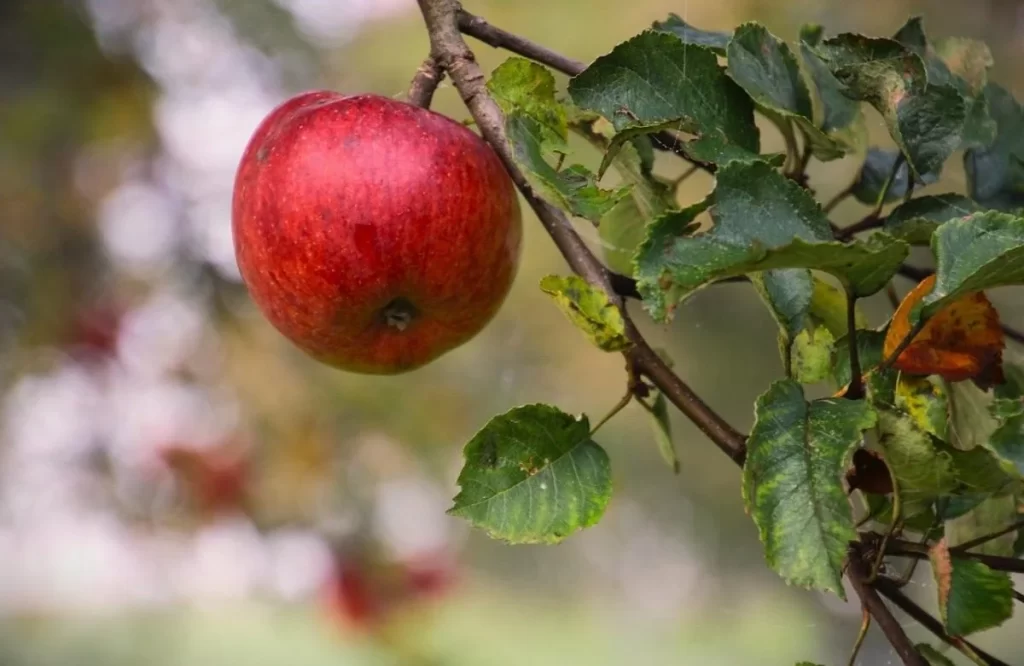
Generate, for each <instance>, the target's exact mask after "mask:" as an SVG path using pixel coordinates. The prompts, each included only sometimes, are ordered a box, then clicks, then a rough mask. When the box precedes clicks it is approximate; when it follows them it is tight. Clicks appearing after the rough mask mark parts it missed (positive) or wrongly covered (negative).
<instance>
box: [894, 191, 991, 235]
mask: <svg viewBox="0 0 1024 666" xmlns="http://www.w3.org/2000/svg"><path fill="white" fill-rule="evenodd" d="M982 210H983V209H982V207H981V206H979V205H978V204H976V203H975V202H974V201H972V200H971V199H968V198H967V197H965V196H963V195H962V194H953V193H949V194H937V195H934V196H926V197H918V198H916V199H911V200H910V201H908V202H906V203H905V204H902V205H900V206H897V207H896V208H895V209H894V210H893V211H892V212H891V213H889V217H887V218H886V219H885V225H884V226H883V227H882V229H883V230H885V231H886V232H887V233H888V234H890V235H891V236H893V237H895V238H901V239H903V240H905V241H907V242H908V243H913V244H915V245H927V244H928V243H929V242H931V239H932V234H933V233H935V230H936V229H938V228H939V225H941V224H944V223H946V222H949V221H950V220H957V219H960V218H963V217H966V216H968V215H970V214H971V213H977V212H980V211H982Z"/></svg>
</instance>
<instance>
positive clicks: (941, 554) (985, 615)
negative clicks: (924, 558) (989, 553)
mask: <svg viewBox="0 0 1024 666" xmlns="http://www.w3.org/2000/svg"><path fill="white" fill-rule="evenodd" d="M928 556H929V559H930V560H931V563H932V573H933V575H934V576H935V584H936V587H937V588H938V595H939V614H940V616H941V617H942V624H943V625H944V626H945V628H946V631H947V632H949V634H950V635H952V636H967V635H968V634H973V633H975V632H978V631H982V630H984V629H991V628H992V627H998V626H999V625H1001V624H1002V623H1003V622H1005V621H1006V620H1008V619H1010V617H1011V616H1012V615H1013V583H1012V581H1011V580H1010V576H1009V574H1007V573H1005V572H1002V571H993V570H992V569H990V568H989V567H987V566H986V565H984V564H982V563H981V562H978V561H976V560H968V559H959V558H953V557H951V556H950V553H949V546H948V545H947V544H946V540H945V539H943V540H941V541H939V542H938V543H936V544H935V545H934V546H932V548H931V549H930V550H929V553H928Z"/></svg>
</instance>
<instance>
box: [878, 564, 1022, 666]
mask: <svg viewBox="0 0 1024 666" xmlns="http://www.w3.org/2000/svg"><path fill="white" fill-rule="evenodd" d="M875 587H876V588H877V589H878V591H879V592H880V593H881V594H882V595H883V596H884V597H885V598H886V599H888V600H889V601H891V602H892V603H893V604H894V605H895V606H896V607H897V608H899V609H900V610H902V611H903V612H904V613H906V614H907V615H909V616H910V617H911V618H913V619H914V620H915V621H916V622H917V623H919V624H920V625H921V626H922V627H924V628H925V629H927V630H928V631H930V632H932V633H933V634H934V635H935V636H936V637H937V638H938V639H939V640H941V641H942V642H943V643H946V644H947V645H952V646H953V647H955V648H956V649H957V650H959V651H960V652H962V653H963V654H965V655H967V657H968V658H969V659H971V660H974V659H975V657H978V658H981V659H982V660H983V663H985V664H986V666H1010V665H1009V664H1007V663H1006V662H1005V661H1003V660H1001V659H999V658H997V657H994V656H992V655H990V654H989V653H987V652H985V651H984V650H982V649H981V648H979V647H978V646H976V645H974V644H973V643H971V642H970V641H968V640H966V639H963V638H956V637H953V636H950V635H949V634H947V633H946V630H945V629H944V628H943V626H942V623H941V622H939V621H938V620H936V619H935V618H934V617H932V615H931V613H929V612H928V611H926V610H925V609H923V608H921V607H920V606H918V605H917V603H916V602H915V601H914V600H912V599H911V598H910V597H908V596H907V595H905V594H903V591H902V590H900V589H899V587H897V586H896V584H895V583H893V582H892V581H890V580H887V579H885V578H879V579H878V581H877V582H876V583H875ZM972 653H973V654H972Z"/></svg>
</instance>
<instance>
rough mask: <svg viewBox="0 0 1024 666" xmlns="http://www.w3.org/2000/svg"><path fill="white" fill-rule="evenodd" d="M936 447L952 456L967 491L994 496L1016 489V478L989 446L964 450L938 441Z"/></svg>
mask: <svg viewBox="0 0 1024 666" xmlns="http://www.w3.org/2000/svg"><path fill="white" fill-rule="evenodd" d="M936 448H938V449H939V450H940V451H945V452H947V453H948V454H949V456H950V458H952V460H953V468H954V470H955V471H956V477H957V480H959V481H960V484H961V486H962V487H963V488H964V491H965V493H967V494H976V493H982V494H985V495H986V496H992V495H996V494H999V493H1004V492H1008V491H1011V490H1013V489H1014V487H1015V482H1014V480H1013V479H1012V478H1010V476H1009V475H1008V474H1007V473H1006V471H1005V470H1004V469H1003V467H1002V465H1001V464H1000V462H999V460H998V459H997V458H996V457H995V456H994V455H993V454H992V452H991V451H989V450H988V449H987V448H985V447H983V446H979V447H977V448H974V449H970V450H969V451H962V450H960V449H956V448H954V447H952V446H949V445H948V444H944V443H942V442H938V443H936ZM978 501H979V502H980V501H981V500H980V499H979V500H978ZM971 508H973V506H972V507H971Z"/></svg>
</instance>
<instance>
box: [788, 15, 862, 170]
mask: <svg viewBox="0 0 1024 666" xmlns="http://www.w3.org/2000/svg"><path fill="white" fill-rule="evenodd" d="M818 37H819V38H820V34H819V35H818ZM817 43H818V42H817V41H815V42H814V43H813V44H812V43H810V42H809V41H807V40H804V39H802V40H801V43H800V55H801V56H802V57H803V60H804V63H805V65H806V67H807V71H808V73H809V74H810V76H811V80H812V81H813V82H814V90H813V92H814V93H816V94H815V95H813V101H814V102H816V108H815V116H814V117H815V119H816V120H817V121H818V122H817V124H818V126H819V127H820V128H821V129H822V130H823V131H824V132H825V134H826V135H827V136H828V137H829V139H830V140H831V141H833V142H835V143H836V144H838V145H840V146H842V147H843V148H844V149H845V150H846V151H847V152H854V151H860V150H863V148H864V145H865V144H866V143H867V127H866V125H865V122H864V113H863V111H862V110H861V108H860V107H861V105H860V102H858V101H856V100H852V99H850V98H849V97H847V96H846V95H845V94H844V93H843V90H844V88H843V84H841V83H840V82H839V80H838V79H836V77H835V76H834V75H833V74H832V72H831V71H830V70H829V68H828V65H826V64H825V62H824V61H823V60H822V59H821V58H819V57H818V56H817V54H815V53H814V51H813V50H812V48H811V47H812V46H814V45H816V44H817ZM810 138H811V140H812V142H813V140H814V135H810Z"/></svg>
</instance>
